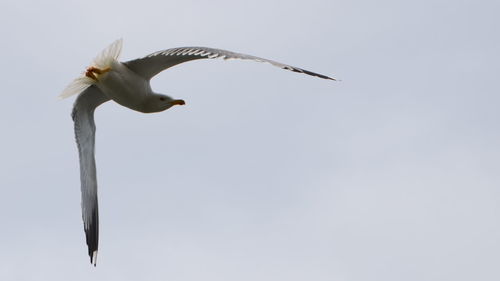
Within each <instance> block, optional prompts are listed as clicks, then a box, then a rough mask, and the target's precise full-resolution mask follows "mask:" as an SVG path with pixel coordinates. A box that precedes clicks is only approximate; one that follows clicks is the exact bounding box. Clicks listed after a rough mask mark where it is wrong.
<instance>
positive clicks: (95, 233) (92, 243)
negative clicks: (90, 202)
mask: <svg viewBox="0 0 500 281" xmlns="http://www.w3.org/2000/svg"><path fill="white" fill-rule="evenodd" d="M85 236H86V237H85V238H86V240H87V246H88V254H89V257H90V263H91V264H93V265H94V266H96V263H97V249H98V246H99V211H98V208H97V207H96V208H95V209H94V211H93V212H92V220H91V221H90V225H89V228H88V229H87V228H86V229H85Z"/></svg>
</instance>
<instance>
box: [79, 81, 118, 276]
mask: <svg viewBox="0 0 500 281" xmlns="http://www.w3.org/2000/svg"><path fill="white" fill-rule="evenodd" d="M108 100H109V98H108V97H107V96H105V95H104V94H103V93H102V92H101V91H100V90H99V89H98V88H97V87H96V86H90V87H88V88H87V89H86V90H84V91H83V92H82V93H81V94H80V95H79V96H78V98H77V99H76V101H75V104H74V106H73V112H72V114H71V116H72V117H73V121H74V123H75V137H76V143H77V145H78V153H79V158H80V181H81V190H82V218H83V226H84V229H85V236H86V240H87V246H88V253H89V256H90V262H91V263H92V264H94V266H95V264H96V258H97V248H98V244H99V211H98V207H97V178H96V167H95V158H94V147H95V123H94V110H95V109H96V107H98V106H99V105H101V104H102V103H104V102H106V101H108Z"/></svg>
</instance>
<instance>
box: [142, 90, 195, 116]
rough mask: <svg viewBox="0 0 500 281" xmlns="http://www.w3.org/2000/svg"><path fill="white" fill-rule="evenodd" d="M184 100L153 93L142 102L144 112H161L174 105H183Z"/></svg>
mask: <svg viewBox="0 0 500 281" xmlns="http://www.w3.org/2000/svg"><path fill="white" fill-rule="evenodd" d="M184 104H186V103H185V102H184V100H176V99H173V98H171V97H169V96H167V95H162V94H153V95H151V96H149V97H148V99H147V100H146V102H145V104H144V112H147V113H154V112H161V111H165V110H167V109H169V108H171V107H172V106H174V105H184Z"/></svg>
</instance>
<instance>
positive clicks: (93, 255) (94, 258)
mask: <svg viewBox="0 0 500 281" xmlns="http://www.w3.org/2000/svg"><path fill="white" fill-rule="evenodd" d="M89 256H90V264H92V265H94V267H96V265H97V250H95V251H93V252H92V253H89Z"/></svg>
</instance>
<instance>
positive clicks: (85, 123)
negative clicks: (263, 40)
mask: <svg viewBox="0 0 500 281" xmlns="http://www.w3.org/2000/svg"><path fill="white" fill-rule="evenodd" d="M122 42H123V41H122V39H119V40H116V41H115V42H113V43H112V44H111V45H109V46H108V47H107V48H106V49H104V50H103V51H102V52H101V53H100V54H99V55H97V57H96V58H95V59H94V61H93V62H92V64H91V65H90V66H89V67H88V68H87V69H86V71H85V72H84V73H83V74H82V75H81V76H80V77H78V78H76V79H75V80H74V81H73V82H71V83H70V84H69V85H68V86H67V87H66V88H65V89H64V90H63V92H62V93H61V95H60V96H59V97H60V98H67V97H69V96H72V95H76V94H78V97H77V98H76V101H75V103H74V105H73V111H72V113H71V117H72V118H73V121H74V129H75V137H76V143H77V146H78V153H79V159H80V182H81V192H82V204H81V207H82V218H83V226H84V230H85V236H86V242H87V246H88V254H89V256H90V263H91V264H93V265H94V266H96V262H97V250H98V244H99V212H98V207H97V177H96V165H95V158H94V149H95V131H96V127H95V123H94V111H95V109H96V108H97V107H98V106H99V105H101V104H103V103H105V102H107V101H110V100H113V101H115V102H116V103H118V104H120V105H122V106H125V107H128V108H130V109H132V110H135V111H139V112H143V113H154V112H161V111H164V110H167V109H169V108H171V107H172V106H174V105H184V104H185V102H184V100H182V99H174V98H172V97H170V96H167V95H163V94H159V93H156V92H154V91H153V90H152V89H151V85H150V80H151V78H153V77H154V76H155V75H156V74H158V73H160V72H162V71H163V70H165V69H168V68H170V67H172V66H175V65H177V64H180V63H184V62H188V61H191V60H197V59H217V58H222V59H224V60H228V59H243V60H253V61H257V62H266V63H269V64H271V65H274V66H277V67H279V68H282V69H286V70H290V71H294V72H298V73H304V74H307V75H311V76H316V77H319V78H323V79H328V80H336V79H334V78H331V77H328V76H326V75H322V74H318V73H314V72H311V71H308V70H305V69H302V68H298V67H294V66H290V65H287V64H283V63H280V62H276V61H273V60H268V59H264V58H260V57H255V56H251V55H246V54H241V53H235V52H230V51H226V50H221V49H214V48H206V47H182V48H172V49H166V50H162V51H158V52H155V53H152V54H149V55H147V56H145V57H143V58H139V59H135V60H130V61H126V62H120V61H118V58H119V56H120V53H121V50H122Z"/></svg>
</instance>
